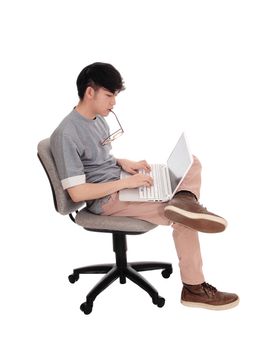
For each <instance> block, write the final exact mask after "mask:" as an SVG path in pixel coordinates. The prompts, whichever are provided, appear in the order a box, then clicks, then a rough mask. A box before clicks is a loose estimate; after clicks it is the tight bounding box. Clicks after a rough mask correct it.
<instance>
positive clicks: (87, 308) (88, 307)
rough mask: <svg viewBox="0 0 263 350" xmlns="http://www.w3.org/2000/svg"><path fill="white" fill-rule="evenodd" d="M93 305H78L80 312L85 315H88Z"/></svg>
mask: <svg viewBox="0 0 263 350" xmlns="http://www.w3.org/2000/svg"><path fill="white" fill-rule="evenodd" d="M92 307H93V304H89V303H87V302H85V303H83V304H81V305H80V310H81V311H83V312H84V314H85V315H88V314H90V313H91V311H92Z"/></svg>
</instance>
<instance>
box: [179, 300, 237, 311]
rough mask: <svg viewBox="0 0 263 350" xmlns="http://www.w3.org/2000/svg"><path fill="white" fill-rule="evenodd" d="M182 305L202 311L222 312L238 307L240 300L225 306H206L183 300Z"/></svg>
mask: <svg viewBox="0 0 263 350" xmlns="http://www.w3.org/2000/svg"><path fill="white" fill-rule="evenodd" d="M181 304H183V305H184V306H188V307H197V308H202V309H207V310H215V311H217V310H218V311H221V310H229V309H232V308H233V307H235V306H237V305H238V304H239V299H237V300H235V301H233V302H232V303H229V304H224V305H210V304H205V303H194V302H190V301H185V300H181Z"/></svg>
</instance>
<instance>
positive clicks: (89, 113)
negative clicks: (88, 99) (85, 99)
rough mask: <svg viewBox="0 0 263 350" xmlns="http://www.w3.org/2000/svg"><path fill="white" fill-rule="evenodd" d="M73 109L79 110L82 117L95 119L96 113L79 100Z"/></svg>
mask: <svg viewBox="0 0 263 350" xmlns="http://www.w3.org/2000/svg"><path fill="white" fill-rule="evenodd" d="M75 110H76V111H77V112H79V114H81V115H82V116H83V117H85V118H87V119H95V118H96V114H95V113H94V112H93V111H92V110H91V108H90V107H89V106H87V105H84V104H83V103H81V102H79V103H78V104H77V106H76V107H75Z"/></svg>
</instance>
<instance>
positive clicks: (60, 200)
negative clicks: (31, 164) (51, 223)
mask: <svg viewBox="0 0 263 350" xmlns="http://www.w3.org/2000/svg"><path fill="white" fill-rule="evenodd" d="M37 151H38V158H39V160H40V162H41V164H42V165H43V167H44V169H45V171H46V174H47V176H48V179H49V182H50V185H51V189H52V194H53V199H54V205H55V209H56V211H58V212H59V213H60V214H62V215H68V214H70V213H72V212H74V211H76V210H78V209H79V208H81V207H82V206H83V205H84V202H79V203H74V202H73V201H72V200H71V198H70V196H69V194H68V192H67V191H65V190H63V187H62V185H61V182H60V179H59V177H58V173H57V169H56V164H55V161H54V158H53V156H52V153H51V150H50V139H49V138H47V139H45V140H42V141H40V142H39V144H38V146H37Z"/></svg>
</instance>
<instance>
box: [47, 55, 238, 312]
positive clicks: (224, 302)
mask: <svg viewBox="0 0 263 350" xmlns="http://www.w3.org/2000/svg"><path fill="white" fill-rule="evenodd" d="M77 88H78V95H79V102H78V104H77V106H76V107H75V108H74V109H73V110H72V111H71V112H70V114H69V115H68V116H67V117H66V118H65V119H64V120H63V121H62V122H61V124H60V125H59V126H58V127H57V129H56V130H55V131H54V132H53V134H52V136H51V150H52V154H53V156H54V159H55V162H56V166H57V170H58V173H59V177H60V179H61V183H62V186H63V188H64V190H67V191H68V193H69V195H70V197H71V199H72V200H73V201H74V202H79V201H86V203H87V208H88V210H89V211H91V212H93V213H95V214H100V215H116V216H129V217H135V218H139V219H142V220H146V221H149V222H152V223H155V224H158V225H172V227H173V238H174V243H175V247H176V251H177V254H178V258H179V267H180V273H181V279H182V282H183V288H182V294H181V302H182V303H183V304H184V305H187V306H198V307H203V308H207V309H229V308H231V307H234V306H236V305H237V304H238V302H239V298H238V296H237V295H236V294H231V293H224V292H219V291H218V290H217V289H216V288H215V287H213V286H211V285H210V284H208V283H206V282H205V278H204V275H203V271H202V258H201V252H200V246H199V239H198V231H202V232H220V231H223V230H224V229H225V227H226V226H227V222H226V220H225V219H223V218H222V217H220V216H218V215H215V214H213V213H211V212H209V211H207V210H206V209H205V208H204V207H202V206H201V205H200V204H199V202H198V198H199V194H200V185H201V164H200V162H199V160H198V159H197V158H196V157H194V163H193V165H192V167H191V168H190V170H189V172H188V173H187V175H186V177H185V179H184V181H183V182H182V184H181V185H180V188H179V190H178V192H177V193H176V195H175V197H174V198H173V199H172V200H171V201H170V202H169V203H156V202H152V203H149V202H123V201H119V199H118V191H120V190H121V189H124V188H137V187H141V186H151V185H152V184H153V179H152V178H151V177H150V176H149V175H144V174H141V173H139V172H138V170H139V169H141V168H143V169H145V170H146V171H149V170H150V166H149V164H148V163H147V162H146V161H144V160H143V161H139V162H134V161H130V160H127V159H115V158H114V157H113V156H112V155H111V154H110V150H111V141H112V139H113V138H114V135H110V131H109V127H108V125H107V122H106V121H105V118H104V117H106V116H107V115H108V114H109V113H110V112H111V110H112V109H113V107H114V105H115V103H116V96H117V94H118V93H119V92H120V91H122V90H124V84H123V80H122V77H121V75H120V73H119V72H118V71H117V70H116V69H115V68H114V67H113V66H112V65H110V64H106V63H99V62H97V63H93V64H91V65H89V66H87V67H85V68H84V69H83V70H82V71H81V72H80V74H79V76H78V78H77ZM115 136H116V135H115ZM121 169H123V170H125V171H126V172H128V173H130V174H132V176H130V177H128V178H125V179H120V172H121Z"/></svg>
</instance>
